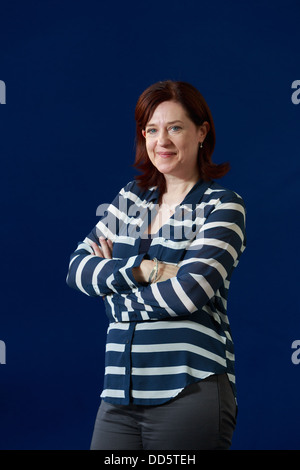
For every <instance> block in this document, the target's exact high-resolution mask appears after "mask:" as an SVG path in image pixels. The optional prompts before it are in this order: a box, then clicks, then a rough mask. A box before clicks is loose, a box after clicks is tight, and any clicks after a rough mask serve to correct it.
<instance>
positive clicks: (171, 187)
mask: <svg viewBox="0 0 300 470" xmlns="http://www.w3.org/2000/svg"><path fill="white" fill-rule="evenodd" d="M165 176H166V175H165ZM198 180H199V177H198V175H197V176H196V177H194V178H192V179H189V180H183V179H179V178H174V177H170V176H169V175H168V177H167V178H166V191H165V192H164V194H163V195H162V200H161V202H162V203H163V204H168V205H169V206H174V205H178V204H180V203H181V202H182V201H183V199H184V198H185V196H186V195H187V194H188V193H189V192H190V190H191V189H192V187H193V186H194V185H195V184H196V183H197V181H198Z"/></svg>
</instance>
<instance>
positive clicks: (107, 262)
mask: <svg viewBox="0 0 300 470" xmlns="http://www.w3.org/2000/svg"><path fill="white" fill-rule="evenodd" d="M135 118H136V123H137V134H136V139H137V140H136V143H137V148H136V161H135V167H136V168H137V169H138V170H140V172H141V175H139V176H138V177H136V180H134V181H131V182H130V183H128V184H127V185H126V186H125V187H124V188H123V189H122V190H121V191H120V193H119V194H118V195H117V197H116V198H115V200H114V201H113V202H112V203H111V204H110V205H109V207H108V208H107V211H106V213H105V215H104V216H103V217H102V218H101V220H100V221H99V223H98V224H97V226H96V227H95V228H94V229H93V230H92V232H91V233H90V234H89V236H88V237H86V238H85V240H84V241H83V242H82V243H80V244H79V245H78V248H77V250H76V251H75V252H74V253H73V255H72V256H71V263H70V268H69V273H68V278H67V282H68V284H69V286H70V287H73V288H75V289H78V290H80V291H82V292H84V293H85V294H87V295H90V296H102V297H103V298H104V302H105V307H106V313H107V316H108V318H109V327H108V334H107V344H106V367H105V380H104V390H103V392H102V394H101V397H102V402H101V405H100V408H99V411H98V415H97V419H96V423H95V428H94V434H93V438H92V444H91V449H110V450H113V449H152V450H153V449H156V450H162V449H168V450H176V449H194V450H196V449H229V448H230V445H231V438H232V435H233V431H234V428H235V418H236V396H235V373H234V351H233V342H232V338H231V332H230V326H229V322H228V317H227V311H226V304H227V293H228V289H229V283H230V278H231V275H232V272H233V270H234V268H235V267H236V266H237V264H238V261H239V258H240V255H241V253H242V252H243V250H244V248H245V235H244V233H245V210H244V204H243V200H242V199H241V197H240V196H239V195H237V194H236V193H234V192H233V191H229V190H227V189H225V188H223V187H222V186H220V185H218V184H217V183H216V182H214V181H213V179H214V178H218V177H221V176H223V175H224V174H225V173H226V172H227V171H228V169H229V166H228V164H221V165H216V164H214V163H212V161H211V155H212V152H213V149H214V144H215V130H214V124H213V120H212V116H211V113H210V111H209V108H208V106H207V104H206V102H205V100H204V98H203V97H202V95H201V94H200V93H199V91H198V90H196V89H195V88H194V87H193V86H192V85H190V84H188V83H184V82H173V81H165V82H159V83H156V84H154V85H152V86H150V87H149V88H148V89H147V90H145V91H144V92H143V93H142V95H141V96H140V98H139V100H138V103H137V106H136V112H135Z"/></svg>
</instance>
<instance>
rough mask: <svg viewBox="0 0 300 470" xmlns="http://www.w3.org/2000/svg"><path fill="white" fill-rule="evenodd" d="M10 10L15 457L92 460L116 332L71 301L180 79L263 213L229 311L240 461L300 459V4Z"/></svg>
mask: <svg viewBox="0 0 300 470" xmlns="http://www.w3.org/2000/svg"><path fill="white" fill-rule="evenodd" d="M0 9H1V12H0V16H1V29H0V80H2V81H4V82H5V84H6V104H5V105H2V106H1V107H0V119H1V132H0V149H1V150H0V151H1V153H0V155H1V220H2V224H1V317H0V340H1V341H3V343H2V346H3V344H5V346H6V361H5V362H6V364H3V363H2V364H0V448H1V449H87V448H88V447H89V444H90V438H91V433H92V428H93V424H94V419H95V415H96V411H97V408H98V405H99V393H100V391H101V387H102V380H103V372H104V362H103V361H104V347H105V335H106V327H107V321H106V317H105V313H104V308H103V305H102V301H100V300H97V299H94V298H88V297H86V296H84V295H83V294H79V293H77V292H75V291H72V290H71V289H69V288H68V287H67V286H66V284H65V277H66V272H67V265H68V260H69V255H70V253H71V252H72V251H73V250H74V248H75V246H76V244H77V241H79V240H81V239H82V238H83V237H84V236H85V235H87V233H88V232H89V231H90V229H91V228H92V227H93V226H94V225H95V224H96V222H97V218H96V209H97V206H98V205H99V204H101V203H103V202H108V203H109V202H110V201H111V200H112V199H113V197H114V196H115V195H116V193H117V192H118V191H119V189H120V188H121V187H122V186H124V184H126V183H127V182H128V181H130V180H131V179H132V178H133V175H134V174H135V173H134V171H133V169H132V167H131V165H132V163H133V160H134V132H135V123H134V107H135V104H136V101H137V99H138V96H139V94H140V93H141V92H142V91H143V90H144V89H145V88H146V87H147V86H148V85H150V84H152V83H153V82H156V81H158V80H164V79H169V78H170V79H175V80H185V81H188V82H191V83H192V84H193V85H195V86H196V87H197V88H198V89H199V90H200V91H201V92H202V94H203V95H204V96H205V98H206V100H207V102H208V104H209V106H210V108H211V111H212V113H213V116H214V120H215V125H216V132H217V145H216V150H215V154H214V160H215V162H218V163H219V162H222V161H227V160H229V161H230V162H231V166H232V170H231V172H230V173H229V174H228V175H227V176H226V177H225V178H223V179H222V180H220V182H221V184H223V185H224V186H227V187H229V188H230V189H233V190H235V191H236V192H238V193H239V194H241V195H242V196H243V198H244V199H245V202H246V204H247V211H248V213H247V236H248V247H247V250H246V251H245V253H244V255H243V257H242V259H241V262H240V265H239V267H238V269H237V272H236V273H235V275H234V278H233V279H232V284H231V293H230V298H229V304H228V310H229V316H230V319H231V325H232V330H233V335H234V339H235V345H236V358H237V386H238V397H239V417H238V425H237V429H236V433H235V436H234V441H233V447H232V448H233V449H300V438H299V417H300V409H299V408H300V405H299V390H300V380H299V373H300V364H297V362H299V360H298V361H297V358H298V359H299V357H300V354H299V356H297V354H294V357H296V361H295V360H294V362H293V361H292V353H293V349H292V343H293V342H294V341H295V340H300V322H299V287H298V283H299V273H298V265H299V243H298V230H299V229H298V225H299V223H298V217H299V177H300V166H299V122H300V105H299V106H298V105H297V100H296V99H294V100H293V101H294V102H295V103H293V101H292V99H291V98H292V93H293V89H292V83H293V82H294V81H295V80H297V79H300V70H299V40H300V33H299V15H300V4H299V1H298V0H295V1H290V0H286V1H285V2H279V1H276V0H275V1H273V2H269V1H266V0H261V1H258V0H251V1H249V2H241V1H238V0H236V1H233V0H231V1H230V0H228V1H226V2H224V1H215V0H211V1H210V2H202V1H200V0H186V1H184V2H182V1H179V0H172V2H170V1H166V0H160V1H153V2H142V1H128V2H122V3H117V4H115V3H114V2H111V3H110V2H100V1H96V0H95V1H89V0H86V1H81V2H79V1H68V0H64V1H62V0H60V1H57V0H51V1H47V0H43V1H39V2H37V1H33V0H27V1H26V2H22V1H13V0H11V1H9V2H8V1H6V2H1V5H0ZM294 96H295V95H294ZM298 101H299V100H298ZM0 359H1V358H0ZM0 362H1V361H0ZM2 362H4V359H3V348H2Z"/></svg>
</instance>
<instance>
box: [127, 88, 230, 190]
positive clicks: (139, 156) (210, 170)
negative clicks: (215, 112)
mask: <svg viewBox="0 0 300 470" xmlns="http://www.w3.org/2000/svg"><path fill="white" fill-rule="evenodd" d="M164 101H176V102H178V103H180V104H181V105H182V107H183V108H184V109H185V110H186V112H187V114H188V116H189V118H190V119H191V120H192V121H193V122H194V124H195V125H196V126H197V127H198V126H200V125H201V124H203V122H204V121H207V122H208V123H209V126H210V129H209V131H208V133H207V136H206V138H205V140H204V142H203V148H199V154H198V166H199V172H200V178H201V179H202V180H204V181H210V180H211V179H214V178H221V177H222V176H224V175H225V174H226V173H227V172H228V171H229V163H221V164H219V165H218V164H215V163H213V162H212V160H211V156H212V153H213V150H214V147H215V141H216V135H215V126H214V122H213V118H212V115H211V112H210V109H209V107H208V106H207V104H206V101H205V100H204V98H203V96H202V95H201V93H200V92H199V91H198V90H197V89H196V88H195V87H193V86H192V85H190V84H189V83H186V82H175V81H171V80H167V81H163V82H157V83H154V84H153V85H151V86H150V87H148V88H147V89H146V90H145V91H144V92H143V93H142V94H141V96H140V97H139V99H138V102H137V104H136V108H135V120H136V156H135V162H134V164H133V166H134V167H135V168H136V169H137V170H139V171H140V172H141V175H137V176H136V177H135V178H136V179H137V182H138V184H139V186H141V187H142V188H149V187H151V186H158V188H159V190H160V194H161V195H162V194H163V193H164V191H165V178H164V175H163V174H162V173H160V172H159V171H158V170H157V169H156V168H155V166H154V165H153V164H152V163H151V161H150V159H149V157H148V153H147V149H146V141H145V137H144V136H143V135H142V131H143V130H144V129H145V127H146V124H147V123H148V122H149V120H150V119H151V117H152V115H153V113H154V111H155V109H156V108H157V106H158V105H159V104H160V103H162V102H164Z"/></svg>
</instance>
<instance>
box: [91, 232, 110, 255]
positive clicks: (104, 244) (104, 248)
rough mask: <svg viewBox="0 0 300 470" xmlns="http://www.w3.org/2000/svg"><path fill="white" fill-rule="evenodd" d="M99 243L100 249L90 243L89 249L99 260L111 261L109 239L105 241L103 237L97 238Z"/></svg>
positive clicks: (95, 244)
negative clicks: (91, 249) (90, 248)
mask: <svg viewBox="0 0 300 470" xmlns="http://www.w3.org/2000/svg"><path fill="white" fill-rule="evenodd" d="M99 242H100V245H101V248H100V247H99V246H98V245H97V243H95V242H92V243H91V247H92V248H93V250H94V253H95V255H96V256H100V258H106V259H111V258H112V249H113V242H112V241H111V240H109V239H107V240H106V239H105V238H104V237H99Z"/></svg>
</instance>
